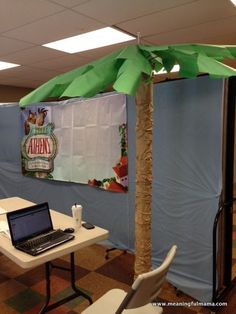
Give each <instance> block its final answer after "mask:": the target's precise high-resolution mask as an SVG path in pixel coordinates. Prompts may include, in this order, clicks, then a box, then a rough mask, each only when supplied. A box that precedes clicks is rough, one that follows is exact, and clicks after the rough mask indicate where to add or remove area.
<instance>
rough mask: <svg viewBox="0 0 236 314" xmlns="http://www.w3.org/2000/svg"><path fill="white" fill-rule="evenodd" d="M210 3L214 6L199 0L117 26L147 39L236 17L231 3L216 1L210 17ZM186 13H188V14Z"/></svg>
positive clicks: (206, 0)
mask: <svg viewBox="0 0 236 314" xmlns="http://www.w3.org/2000/svg"><path fill="white" fill-rule="evenodd" d="M209 1H210V2H211V4H212V1H211V0H199V1H195V2H192V3H189V4H186V5H185V6H184V7H182V6H179V7H176V8H172V9H169V10H165V11H162V12H160V13H154V14H150V15H148V16H143V17H140V18H137V19H135V20H131V21H128V22H125V23H120V24H118V25H117V26H118V27H120V28H121V29H123V30H126V31H129V32H131V33H132V34H137V32H140V33H141V36H144V37H145V36H150V35H154V34H160V33H166V32H169V31H174V30H177V29H182V28H185V27H192V26H194V25H198V24H202V23H206V22H209V21H215V20H217V19H222V18H225V17H229V18H230V17H231V16H235V15H236V10H235V8H234V7H233V6H232V5H231V4H230V3H229V1H228V2H227V1H214V5H211V6H210V5H208V7H210V10H211V12H210V15H209V10H207V9H206V4H207V3H209ZM186 12H188V13H187V14H186ZM205 31H206V30H205Z"/></svg>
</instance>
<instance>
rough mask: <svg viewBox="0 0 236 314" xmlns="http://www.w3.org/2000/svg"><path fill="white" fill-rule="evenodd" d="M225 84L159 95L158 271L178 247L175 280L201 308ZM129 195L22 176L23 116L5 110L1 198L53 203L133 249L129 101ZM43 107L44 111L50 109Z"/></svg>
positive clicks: (196, 83) (176, 88) (207, 287)
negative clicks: (76, 207) (79, 211)
mask: <svg viewBox="0 0 236 314" xmlns="http://www.w3.org/2000/svg"><path fill="white" fill-rule="evenodd" d="M222 95H223V81H222V80H210V79H208V78H207V77H201V78H198V79H192V80H179V81H172V82H165V83H161V84H157V85H155V87H154V132H153V203H152V212H153V219H152V236H153V265H158V264H159V263H160V261H161V260H162V258H163V257H164V255H165V254H166V252H167V250H168V249H169V248H170V246H171V245H172V244H174V243H175V244H177V246H178V252H177V256H176V258H175V260H174V264H173V266H172V268H171V271H170V273H169V276H168V277H169V280H170V281H171V282H172V283H173V284H174V285H175V286H176V287H177V288H179V289H181V290H182V291H184V292H185V293H187V294H189V295H191V296H193V297H194V298H196V299H197V300H200V301H210V300H211V296H212V228H213V220H214V216H215V214H216V212H217V209H218V200H219V195H220V191H221V181H222V180H221V127H222V126H221V125H222ZM127 103H128V105H127V108H128V112H127V113H128V141H129V142H128V155H129V170H128V171H129V191H128V193H126V194H120V193H114V192H106V191H102V190H98V189H95V188H91V187H89V186H87V185H81V184H74V183H68V182H59V181H58V182H57V181H46V180H39V179H32V178H27V177H24V176H22V174H21V158H20V141H21V138H22V134H21V131H20V130H21V128H20V109H19V107H18V104H2V105H0V132H1V133H0V134H1V135H0V198H5V197H11V196H19V197H23V198H25V199H28V200H31V201H33V202H43V201H48V202H49V205H50V207H51V208H53V209H57V210H58V211H60V212H63V213H66V214H68V215H71V212H70V208H71V205H72V204H74V203H75V202H76V203H80V204H82V205H83V207H84V212H83V219H84V220H87V221H90V222H92V223H94V224H96V225H100V226H101V227H104V228H107V229H108V230H109V231H110V239H109V240H110V242H111V243H112V245H115V246H117V247H120V248H127V249H129V250H133V249H134V211H135V208H134V207H135V206H134V204H135V163H134V161H135V104H134V99H133V98H131V97H128V98H127ZM44 104H45V103H44Z"/></svg>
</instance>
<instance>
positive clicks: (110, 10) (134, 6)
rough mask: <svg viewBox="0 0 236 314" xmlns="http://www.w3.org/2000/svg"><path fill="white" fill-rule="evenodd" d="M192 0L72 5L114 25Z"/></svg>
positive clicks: (94, 0)
mask: <svg viewBox="0 0 236 314" xmlns="http://www.w3.org/2000/svg"><path fill="white" fill-rule="evenodd" d="M193 1H194V0H158V1H157V0H147V1H144V0H135V2H134V1H127V0H119V1H118V0H117V1H111V0H99V5H98V2H97V0H90V1H87V2H86V3H83V4H81V5H78V6H77V7H74V8H73V10H77V11H78V12H80V13H83V14H85V15H87V16H89V17H92V18H94V19H97V20H99V21H101V22H103V23H107V24H108V25H114V24H117V23H120V22H122V21H127V20H130V19H134V18H137V17H140V16H142V15H147V14H151V13H153V12H156V11H162V10H166V9H167V8H172V7H177V6H179V5H182V4H184V3H189V2H193Z"/></svg>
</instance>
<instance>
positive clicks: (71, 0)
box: [48, 0, 90, 8]
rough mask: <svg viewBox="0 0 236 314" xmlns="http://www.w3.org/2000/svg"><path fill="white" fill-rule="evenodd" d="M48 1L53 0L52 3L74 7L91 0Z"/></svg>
mask: <svg viewBox="0 0 236 314" xmlns="http://www.w3.org/2000/svg"><path fill="white" fill-rule="evenodd" d="M48 1H51V2H52V3H57V4H60V5H61V6H63V7H65V8H72V7H74V6H77V5H79V4H81V3H84V2H87V1H90V0H48Z"/></svg>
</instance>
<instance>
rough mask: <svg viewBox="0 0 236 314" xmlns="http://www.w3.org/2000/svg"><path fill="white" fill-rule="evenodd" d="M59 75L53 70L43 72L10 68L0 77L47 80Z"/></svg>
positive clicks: (29, 68)
mask: <svg viewBox="0 0 236 314" xmlns="http://www.w3.org/2000/svg"><path fill="white" fill-rule="evenodd" d="M58 74H59V73H58V72H57V71H54V70H45V69H37V68H34V67H28V66H21V67H17V68H11V69H8V70H4V71H1V77H20V78H22V79H24V78H28V76H30V78H31V79H32V80H41V79H43V80H45V81H46V80H49V79H50V78H52V77H53V76H56V75H58Z"/></svg>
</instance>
